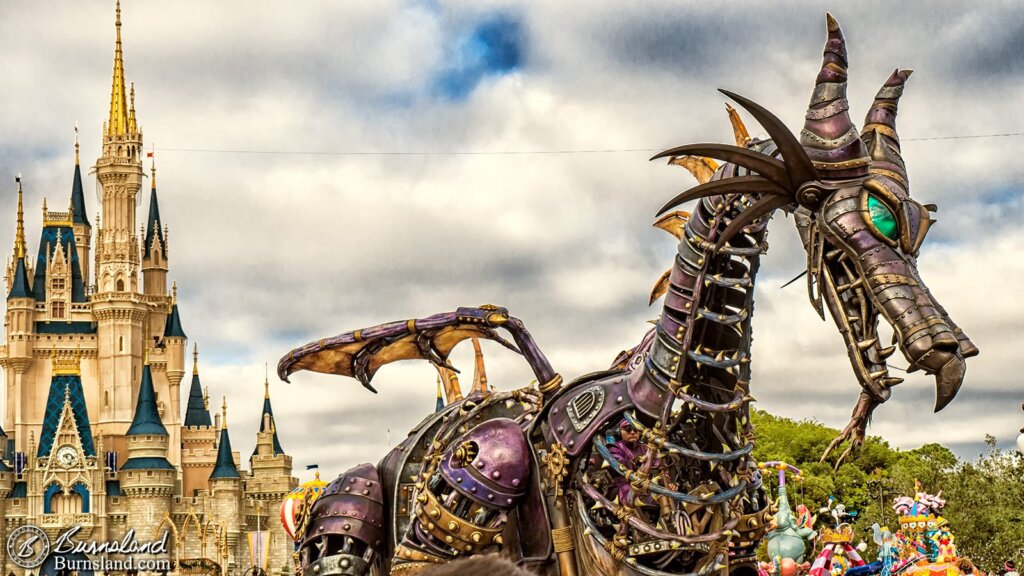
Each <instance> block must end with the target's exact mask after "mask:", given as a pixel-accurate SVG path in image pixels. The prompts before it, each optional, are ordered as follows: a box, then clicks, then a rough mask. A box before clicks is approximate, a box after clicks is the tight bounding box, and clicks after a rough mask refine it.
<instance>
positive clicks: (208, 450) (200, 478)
mask: <svg viewBox="0 0 1024 576" xmlns="http://www.w3.org/2000/svg"><path fill="white" fill-rule="evenodd" d="M181 446H182V450H181V495H182V496H185V497H187V498H190V497H193V496H195V495H196V494H197V493H198V492H199V491H202V492H207V490H208V486H209V479H210V474H212V473H213V467H214V465H215V464H216V463H217V429H216V428H214V426H213V423H212V422H211V420H210V410H209V407H208V406H207V404H206V399H205V398H204V396H203V385H202V383H201V382H200V381H199V347H198V346H194V348H193V351H192V386H191V387H190V388H189V393H188V405H187V406H186V407H185V423H184V424H183V428H182V429H181Z"/></svg>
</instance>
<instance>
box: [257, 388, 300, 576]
mask: <svg viewBox="0 0 1024 576" xmlns="http://www.w3.org/2000/svg"><path fill="white" fill-rule="evenodd" d="M263 386H264V394H263V413H262V414H261V418H260V430H259V432H257V433H256V450H254V451H253V453H252V456H251V457H250V458H249V469H250V470H251V472H250V474H249V476H248V478H247V479H246V482H245V495H246V497H248V498H252V499H254V500H255V501H256V502H257V503H258V505H256V506H250V509H249V510H248V513H247V516H248V518H247V520H248V526H249V528H250V529H255V528H256V527H257V526H256V522H255V517H256V515H258V514H259V510H263V511H264V512H266V511H273V510H277V508H278V507H279V506H280V503H281V501H282V500H284V498H285V496H287V495H288V493H289V492H291V491H292V490H293V489H295V488H296V487H297V486H298V481H297V480H296V479H295V478H292V457H291V456H288V455H287V454H285V453H284V450H282V449H281V443H280V442H279V441H278V439H277V425H276V424H275V423H274V412H273V410H272V409H271V407H270V381H269V380H268V379H264V382H263ZM261 527H262V528H263V529H265V530H269V531H270V532H271V536H270V538H271V540H272V541H275V542H286V541H287V539H288V535H287V534H286V533H285V531H284V525H283V524H282V523H280V522H269V523H268V522H265V521H263V523H262V525H261ZM288 560H289V558H288V554H287V548H286V547H281V546H272V547H271V548H270V550H269V558H268V565H269V566H272V567H276V566H282V565H285V564H287V562H288Z"/></svg>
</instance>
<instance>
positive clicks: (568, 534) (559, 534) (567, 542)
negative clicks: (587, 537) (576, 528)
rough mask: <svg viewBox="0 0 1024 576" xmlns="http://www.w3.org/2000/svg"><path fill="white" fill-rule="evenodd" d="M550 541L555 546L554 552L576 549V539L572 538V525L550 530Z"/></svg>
mask: <svg viewBox="0 0 1024 576" xmlns="http://www.w3.org/2000/svg"><path fill="white" fill-rule="evenodd" d="M551 541H552V542H553V543H554V546H555V554H558V553H559V552H570V551H572V550H575V549H576V541H575V540H574V539H573V532H572V526H563V527H561V528H553V529H552V530H551Z"/></svg>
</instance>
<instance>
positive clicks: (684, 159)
mask: <svg viewBox="0 0 1024 576" xmlns="http://www.w3.org/2000/svg"><path fill="white" fill-rule="evenodd" d="M668 163H669V164H674V165H676V166H682V167H683V168H686V169H687V170H689V172H690V174H693V177H694V178H696V179H697V183H698V184H704V183H705V182H707V181H708V180H711V177H712V176H714V175H715V170H718V163H717V162H715V161H714V160H712V159H711V158H704V157H702V156H676V157H673V158H669V159H668Z"/></svg>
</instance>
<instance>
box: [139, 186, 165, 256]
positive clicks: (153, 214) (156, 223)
mask: <svg viewBox="0 0 1024 576" xmlns="http://www.w3.org/2000/svg"><path fill="white" fill-rule="evenodd" d="M154 236H156V241H157V242H159V243H160V251H161V252H163V254H164V255H166V254H167V244H166V242H165V241H164V231H163V230H162V229H161V228H160V203H159V202H157V199H156V186H154V187H153V189H152V190H151V191H150V193H149V222H148V223H147V224H146V246H145V247H144V248H143V250H144V253H145V257H146V258H149V255H150V251H151V250H152V248H153V237H154Z"/></svg>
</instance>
